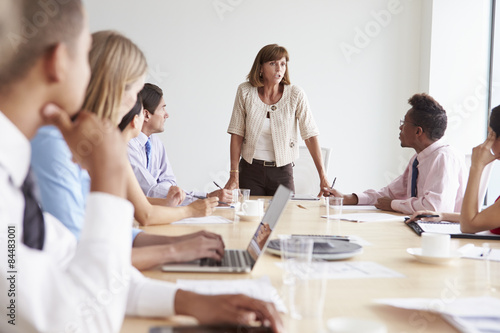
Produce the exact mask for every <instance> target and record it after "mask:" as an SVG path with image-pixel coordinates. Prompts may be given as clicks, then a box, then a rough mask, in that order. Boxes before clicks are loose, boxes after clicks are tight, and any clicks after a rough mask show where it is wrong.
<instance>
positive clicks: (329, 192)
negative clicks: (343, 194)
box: [323, 177, 339, 197]
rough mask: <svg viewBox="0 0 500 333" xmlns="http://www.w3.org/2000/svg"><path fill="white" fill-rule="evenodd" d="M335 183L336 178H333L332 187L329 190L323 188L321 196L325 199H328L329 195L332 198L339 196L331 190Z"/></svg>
mask: <svg viewBox="0 0 500 333" xmlns="http://www.w3.org/2000/svg"><path fill="white" fill-rule="evenodd" d="M336 181H337V177H335V178H334V179H333V182H332V186H330V188H326V187H325V188H324V189H323V196H325V197H329V196H331V195H333V196H335V197H337V196H339V195H336V192H337V191H335V190H334V189H333V187H334V186H335V182H336Z"/></svg>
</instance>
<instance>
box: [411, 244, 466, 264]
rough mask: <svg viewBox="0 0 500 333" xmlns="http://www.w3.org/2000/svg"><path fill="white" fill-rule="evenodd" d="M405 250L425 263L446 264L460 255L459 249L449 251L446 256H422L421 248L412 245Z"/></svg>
mask: <svg viewBox="0 0 500 333" xmlns="http://www.w3.org/2000/svg"><path fill="white" fill-rule="evenodd" d="M406 252H408V253H409V254H411V255H412V256H414V257H415V259H417V260H418V261H420V262H423V263H425V264H438V265H443V264H447V263H449V262H451V261H453V260H455V259H458V258H460V257H461V256H462V253H461V252H459V251H456V250H455V251H451V252H450V255H449V256H448V257H431V256H423V255H422V249H421V248H419V247H414V248H408V249H406Z"/></svg>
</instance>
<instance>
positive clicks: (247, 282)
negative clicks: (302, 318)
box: [177, 276, 287, 312]
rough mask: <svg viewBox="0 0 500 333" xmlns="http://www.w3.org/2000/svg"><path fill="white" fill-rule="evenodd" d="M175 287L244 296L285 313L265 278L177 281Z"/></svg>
mask: <svg viewBox="0 0 500 333" xmlns="http://www.w3.org/2000/svg"><path fill="white" fill-rule="evenodd" d="M177 286H178V287H179V288H181V289H184V290H188V291H192V292H195V293H199V294H203V295H221V294H245V295H247V296H250V297H253V298H257V299H260V300H263V301H266V302H273V303H274V305H275V306H276V309H277V310H278V311H280V312H287V310H286V306H285V304H284V302H283V300H282V299H281V297H280V296H279V294H278V291H277V290H276V288H274V287H273V285H272V284H271V281H270V280H269V277H267V276H263V277H261V278H260V279H243V280H177Z"/></svg>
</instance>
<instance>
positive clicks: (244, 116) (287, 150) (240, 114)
mask: <svg viewBox="0 0 500 333" xmlns="http://www.w3.org/2000/svg"><path fill="white" fill-rule="evenodd" d="M274 106H276V109H275V110H272V109H271V107H272V106H271V105H267V104H264V102H262V100H261V99H260V98H259V94H258V92H257V88H256V87H253V86H252V85H251V84H250V83H249V82H245V83H242V84H240V85H239V87H238V92H237V93H236V99H235V101H234V107H233V114H232V116H231V121H230V123H229V128H228V130H227V132H228V133H229V134H236V135H239V136H242V137H243V145H242V149H241V156H242V157H243V159H245V161H247V162H248V163H252V160H253V156H254V154H255V146H256V144H257V140H258V138H259V136H260V132H261V130H262V125H263V123H264V119H265V118H266V113H267V112H270V122H271V133H272V137H273V146H274V154H275V156H276V166H278V167H280V166H283V165H287V164H289V163H292V162H293V161H294V160H295V159H296V158H297V157H298V156H299V146H298V144H297V141H298V139H297V124H298V126H299V128H300V134H301V136H302V139H303V140H307V139H309V138H311V137H313V136H317V135H319V131H318V127H317V126H316V123H315V121H314V118H313V116H312V112H311V109H310V108H309V103H308V101H307V97H306V94H305V93H304V91H303V90H302V89H301V88H299V87H297V86H294V85H285V86H284V90H283V96H282V97H281V99H280V100H279V101H278V103H276V104H274Z"/></svg>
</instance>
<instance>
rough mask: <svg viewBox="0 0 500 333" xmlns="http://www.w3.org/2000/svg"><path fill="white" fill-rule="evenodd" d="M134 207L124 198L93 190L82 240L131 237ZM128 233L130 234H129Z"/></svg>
mask: <svg viewBox="0 0 500 333" xmlns="http://www.w3.org/2000/svg"><path fill="white" fill-rule="evenodd" d="M133 214H134V207H133V206H132V204H131V203H130V202H129V201H127V200H125V199H122V198H119V197H116V196H114V195H111V194H108V193H103V192H91V193H90V194H89V196H88V198H87V205H86V207H85V223H84V225H83V228H82V233H81V237H80V242H82V241H85V240H86V239H89V240H93V241H95V240H105V241H109V239H110V238H112V239H116V240H118V241H122V240H124V239H128V240H129V239H130V232H131V229H132V222H133ZM127 234H128V236H127Z"/></svg>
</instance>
